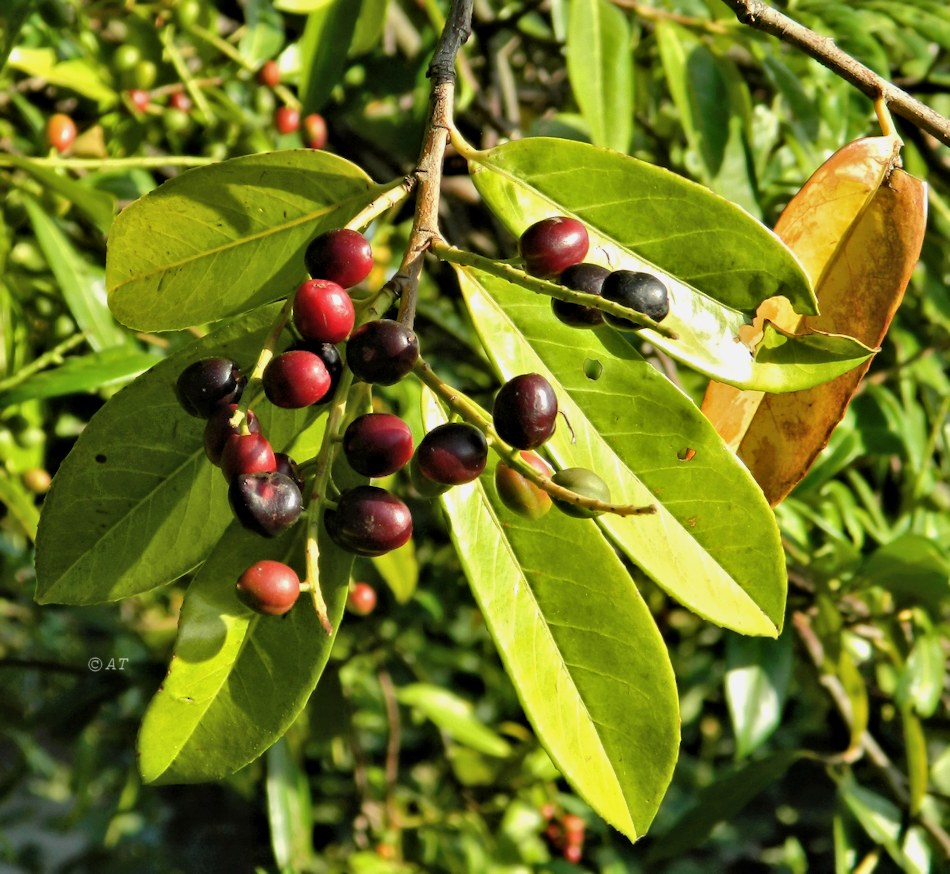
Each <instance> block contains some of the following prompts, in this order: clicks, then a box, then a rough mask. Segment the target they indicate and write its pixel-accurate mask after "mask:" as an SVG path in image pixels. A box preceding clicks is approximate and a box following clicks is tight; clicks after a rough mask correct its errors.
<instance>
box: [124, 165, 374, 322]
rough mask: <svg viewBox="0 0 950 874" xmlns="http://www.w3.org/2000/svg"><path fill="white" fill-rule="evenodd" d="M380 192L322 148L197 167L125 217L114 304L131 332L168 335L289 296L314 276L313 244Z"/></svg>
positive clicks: (126, 211)
mask: <svg viewBox="0 0 950 874" xmlns="http://www.w3.org/2000/svg"><path fill="white" fill-rule="evenodd" d="M379 191H380V188H379V186H374V185H373V184H372V183H371V181H370V179H369V178H368V177H367V176H366V175H365V174H364V173H363V171H362V170H360V169H359V168H357V167H356V166H354V165H353V164H350V163H349V162H348V161H344V160H343V159H342V158H338V157H336V156H335V155H330V154H328V153H326V152H318V151H314V150H313V149H305V150H299V151H285V152H270V153H266V154H261V155H249V156H246V157H243V158H234V159H232V160H229V161H224V162H222V163H220V164H213V165H211V166H209V167H201V168H198V169H195V170H189V171H187V172H185V173H182V174H181V175H180V176H177V177H175V178H174V179H171V180H169V181H168V182H166V183H165V184H164V185H162V186H160V187H159V188H157V189H155V191H153V192H151V193H150V194H147V195H146V196H145V197H143V198H142V199H141V200H138V201H136V202H135V203H133V204H132V205H131V206H129V207H127V208H126V209H124V210H123V211H122V212H121V213H120V214H119V215H118V217H117V218H116V220H115V224H114V225H113V228H112V234H111V236H110V239H109V249H108V252H107V258H106V285H107V287H108V291H109V306H110V307H111V308H112V311H113V313H115V315H116V318H118V319H119V321H121V322H123V323H125V324H127V325H129V326H130V327H133V328H137V329H139V330H144V331H167V330H173V329H176V328H185V327H189V326H191V325H199V324H203V323H205V322H210V321H215V320H218V319H223V318H227V317H229V316H232V315H236V314H238V313H241V312H244V311H245V310H248V309H251V308H252V307H254V306H257V305H259V304H262V303H267V302H269V301H272V300H276V299H278V298H282V297H286V296H287V295H289V294H291V293H292V292H293V291H294V289H295V288H296V286H297V284H298V283H299V282H300V281H301V280H302V279H303V278H304V276H305V270H304V263H303V252H304V249H305V248H306V246H307V243H309V242H310V240H311V239H312V238H313V237H315V236H316V235H317V234H318V233H320V232H321V231H322V230H326V229H328V228H334V227H341V226H342V225H344V224H346V223H347V221H349V220H350V219H351V218H352V217H353V216H354V215H356V214H357V213H358V212H359V211H360V210H361V209H362V208H363V207H364V206H366V205H367V204H368V203H369V202H370V201H371V200H372V199H373V197H374V196H375V195H377V194H378V193H379Z"/></svg>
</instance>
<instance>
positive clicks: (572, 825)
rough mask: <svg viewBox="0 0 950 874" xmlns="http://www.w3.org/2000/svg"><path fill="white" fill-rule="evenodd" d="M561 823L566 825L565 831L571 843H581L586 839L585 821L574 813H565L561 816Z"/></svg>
mask: <svg viewBox="0 0 950 874" xmlns="http://www.w3.org/2000/svg"><path fill="white" fill-rule="evenodd" d="M561 825H563V826H564V833H565V835H567V842H568V843H569V844H580V843H583V841H584V829H585V827H586V826H585V823H584V820H583V819H581V818H580V817H579V816H577V815H576V814H574V813H565V814H564V816H562V817H561Z"/></svg>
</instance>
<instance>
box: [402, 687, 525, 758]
mask: <svg viewBox="0 0 950 874" xmlns="http://www.w3.org/2000/svg"><path fill="white" fill-rule="evenodd" d="M396 698H397V699H398V700H399V703H400V704H405V705H406V706H407V707H412V708H414V709H416V710H418V711H419V712H420V713H421V714H422V715H423V716H425V717H426V718H428V719H431V720H432V721H433V722H434V723H435V724H436V725H437V726H438V727H439V728H440V729H441V730H442V731H444V732H446V734H449V735H451V736H452V738H453V739H454V740H455V741H457V742H458V743H460V744H464V745H465V746H467V747H471V748H472V749H473V750H478V752H480V753H484V754H485V755H486V756H496V757H497V758H506V757H507V756H510V755H511V744H509V743H508V741H506V740H505V739H504V738H503V737H501V736H500V735H498V734H496V733H495V732H494V731H492V730H491V729H490V728H488V726H486V725H485V724H484V723H483V722H481V721H480V720H479V719H478V717H477V716H476V715H475V713H474V709H473V708H472V705H471V704H470V703H469V702H468V701H466V700H465V699H464V698H460V697H459V696H458V695H456V694H455V693H454V692H450V691H449V690H448V689H443V688H442V687H441V686H431V685H429V684H428V683H411V684H410V685H408V686H403V687H402V688H401V689H399V690H398V692H397V693H396Z"/></svg>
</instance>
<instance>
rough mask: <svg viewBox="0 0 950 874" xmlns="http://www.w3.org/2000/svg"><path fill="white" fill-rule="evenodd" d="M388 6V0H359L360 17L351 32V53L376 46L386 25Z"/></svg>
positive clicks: (354, 53) (364, 50) (358, 52)
mask: <svg viewBox="0 0 950 874" xmlns="http://www.w3.org/2000/svg"><path fill="white" fill-rule="evenodd" d="M388 6H389V0H360V17H359V18H358V19H357V21H356V29H355V31H354V33H353V44H352V45H351V46H350V53H351V54H353V55H361V54H364V53H365V52H368V51H370V50H371V49H372V48H374V47H375V46H376V44H377V43H378V42H379V40H380V39H381V38H382V35H383V31H384V29H385V27H386V10H387V7H388Z"/></svg>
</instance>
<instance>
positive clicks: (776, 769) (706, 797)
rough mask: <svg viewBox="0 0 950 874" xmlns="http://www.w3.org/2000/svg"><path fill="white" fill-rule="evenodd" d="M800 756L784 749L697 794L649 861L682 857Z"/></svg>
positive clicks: (668, 830) (746, 765)
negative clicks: (692, 803) (691, 804)
mask: <svg viewBox="0 0 950 874" xmlns="http://www.w3.org/2000/svg"><path fill="white" fill-rule="evenodd" d="M801 757H802V754H801V753H798V752H795V751H792V750H786V751H783V752H780V753H775V754H774V755H771V756H768V757H766V758H764V759H759V760H757V761H754V762H747V763H746V764H744V765H742V766H740V767H739V768H736V769H735V770H734V771H732V772H731V773H729V774H726V776H724V777H722V778H720V779H719V780H717V781H716V782H715V783H712V784H711V785H709V786H706V787H704V788H703V789H702V790H700V791H699V792H698V793H697V798H696V803H695V804H694V805H693V806H692V807H690V808H689V809H688V810H687V811H686V813H684V814H683V815H682V816H680V817H679V818H677V819H676V820H675V822H673V824H672V825H671V826H670V827H669V828H668V829H667V830H666V833H665V834H664V835H663V836H662V837H661V838H660V839H659V840H658V841H657V842H656V843H655V844H654V845H653V847H652V848H651V849H650V853H649V855H648V857H647V859H648V861H649V862H650V863H651V864H655V863H657V862H660V861H662V860H664V859H670V858H674V857H679V856H684V855H686V854H687V853H688V851H689V850H691V849H693V848H694V847H697V846H699V844H701V843H702V842H703V841H704V840H705V839H706V838H707V837H708V836H709V833H710V832H711V831H712V830H713V828H714V827H715V826H716V825H717V824H718V823H720V822H728V821H731V820H733V819H734V818H735V817H736V816H737V815H738V814H739V813H740V812H741V811H742V810H743V809H744V808H745V807H746V805H748V804H749V803H750V802H751V801H752V800H753V799H754V798H755V797H756V796H757V795H759V794H760V793H762V792H764V791H765V790H766V789H768V788H769V787H770V786H772V785H773V784H775V783H776V782H778V781H779V780H781V779H782V778H783V777H784V776H785V772H786V771H787V770H788V769H789V768H790V767H791V766H792V765H793V764H794V763H795V762H796V761H797V760H798V759H800V758H801Z"/></svg>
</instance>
